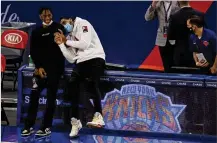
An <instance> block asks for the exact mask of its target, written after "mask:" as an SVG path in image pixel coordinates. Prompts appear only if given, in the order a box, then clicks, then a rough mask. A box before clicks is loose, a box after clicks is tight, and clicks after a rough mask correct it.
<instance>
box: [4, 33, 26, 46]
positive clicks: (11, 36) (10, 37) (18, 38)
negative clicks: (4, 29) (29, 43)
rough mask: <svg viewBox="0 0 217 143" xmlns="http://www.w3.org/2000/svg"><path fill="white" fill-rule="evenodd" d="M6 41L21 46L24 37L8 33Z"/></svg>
mask: <svg viewBox="0 0 217 143" xmlns="http://www.w3.org/2000/svg"><path fill="white" fill-rule="evenodd" d="M5 41H6V42H8V43H10V44H19V43H20V42H21V41H22V37H21V36H20V35H19V34H17V33H8V34H7V35H5Z"/></svg>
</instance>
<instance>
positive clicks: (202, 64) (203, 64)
mask: <svg viewBox="0 0 217 143" xmlns="http://www.w3.org/2000/svg"><path fill="white" fill-rule="evenodd" d="M196 66H198V67H208V66H209V63H208V62H205V63H204V62H196Z"/></svg>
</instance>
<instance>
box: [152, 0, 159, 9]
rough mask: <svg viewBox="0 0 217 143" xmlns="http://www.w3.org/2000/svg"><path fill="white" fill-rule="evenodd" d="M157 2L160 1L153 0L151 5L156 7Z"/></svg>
mask: <svg viewBox="0 0 217 143" xmlns="http://www.w3.org/2000/svg"><path fill="white" fill-rule="evenodd" d="M157 3H158V1H156V0H153V1H152V4H151V6H152V7H153V8H156V5H157Z"/></svg>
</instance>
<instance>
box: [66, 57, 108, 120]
mask: <svg viewBox="0 0 217 143" xmlns="http://www.w3.org/2000/svg"><path fill="white" fill-rule="evenodd" d="M104 69H105V61H104V60H103V59H101V58H95V59H91V60H88V61H85V62H82V63H78V64H76V66H75V68H74V69H73V72H72V74H71V78H70V80H69V83H68V85H67V88H68V89H67V91H68V92H67V96H71V101H72V117H75V118H77V119H80V120H83V119H84V117H85V116H86V115H87V113H88V107H89V104H90V100H89V98H90V96H89V94H88V85H87V82H86V80H90V81H89V82H91V83H92V85H93V91H94V93H95V96H94V99H93V100H94V110H95V112H99V113H101V114H102V106H101V93H100V90H99V81H100V76H102V75H103V74H104ZM79 105H80V106H79Z"/></svg>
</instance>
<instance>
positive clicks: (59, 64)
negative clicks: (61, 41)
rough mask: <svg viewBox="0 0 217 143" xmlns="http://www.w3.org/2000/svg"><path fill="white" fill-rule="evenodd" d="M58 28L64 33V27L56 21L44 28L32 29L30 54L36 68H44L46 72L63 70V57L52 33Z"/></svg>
mask: <svg viewBox="0 0 217 143" xmlns="http://www.w3.org/2000/svg"><path fill="white" fill-rule="evenodd" d="M58 29H60V30H62V31H63V32H64V33H65V30H64V27H63V26H62V25H61V24H59V23H56V22H53V23H52V24H51V25H50V26H48V27H46V28H44V27H42V26H40V27H37V28H36V29H34V30H33V32H32V35H31V44H30V55H31V57H32V60H33V62H34V64H35V66H36V68H40V67H41V68H44V69H45V71H46V72H63V71H64V66H65V58H64V56H63V54H62V52H61V50H60V48H59V46H58V45H57V44H56V43H55V42H54V33H55V32H58Z"/></svg>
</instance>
